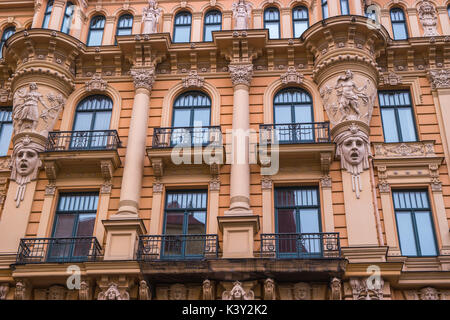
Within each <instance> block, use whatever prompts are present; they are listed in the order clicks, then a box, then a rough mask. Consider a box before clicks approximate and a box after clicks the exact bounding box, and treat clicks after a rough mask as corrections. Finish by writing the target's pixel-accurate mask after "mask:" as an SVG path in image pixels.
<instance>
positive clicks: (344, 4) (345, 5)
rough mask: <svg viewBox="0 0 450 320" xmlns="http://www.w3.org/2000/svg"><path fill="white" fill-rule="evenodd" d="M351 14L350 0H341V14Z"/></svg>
mask: <svg viewBox="0 0 450 320" xmlns="http://www.w3.org/2000/svg"><path fill="white" fill-rule="evenodd" d="M348 14H350V9H349V8H348V0H341V15H348Z"/></svg>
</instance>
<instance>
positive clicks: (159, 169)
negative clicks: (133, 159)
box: [150, 158, 164, 178]
mask: <svg viewBox="0 0 450 320" xmlns="http://www.w3.org/2000/svg"><path fill="white" fill-rule="evenodd" d="M150 162H151V164H152V168H153V174H154V175H155V177H158V178H161V177H162V176H163V172H164V164H163V160H162V159H161V158H151V159H150Z"/></svg>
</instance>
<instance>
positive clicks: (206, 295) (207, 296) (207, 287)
mask: <svg viewBox="0 0 450 320" xmlns="http://www.w3.org/2000/svg"><path fill="white" fill-rule="evenodd" d="M214 289H215V286H214V282H212V281H210V280H208V279H206V280H205V281H203V284H202V295H203V300H214V298H215V292H214Z"/></svg>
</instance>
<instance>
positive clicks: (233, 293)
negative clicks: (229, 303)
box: [222, 281, 255, 300]
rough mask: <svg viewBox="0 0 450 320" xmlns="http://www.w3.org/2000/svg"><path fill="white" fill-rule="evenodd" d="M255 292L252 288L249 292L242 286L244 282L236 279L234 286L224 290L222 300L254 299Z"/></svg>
mask: <svg viewBox="0 0 450 320" xmlns="http://www.w3.org/2000/svg"><path fill="white" fill-rule="evenodd" d="M254 299H255V293H254V292H253V291H252V290H248V291H247V292H246V291H245V290H244V288H243V287H242V283H240V282H239V281H235V282H234V283H233V288H232V289H231V290H230V291H224V292H223V294H222V300H254Z"/></svg>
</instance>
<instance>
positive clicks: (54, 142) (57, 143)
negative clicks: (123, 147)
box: [46, 130, 121, 151]
mask: <svg viewBox="0 0 450 320" xmlns="http://www.w3.org/2000/svg"><path fill="white" fill-rule="evenodd" d="M120 144H121V142H120V139H119V135H118V133H117V131H116V130H90V131H53V132H49V134H48V143H47V147H46V151H74V150H117V148H118V147H120Z"/></svg>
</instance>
